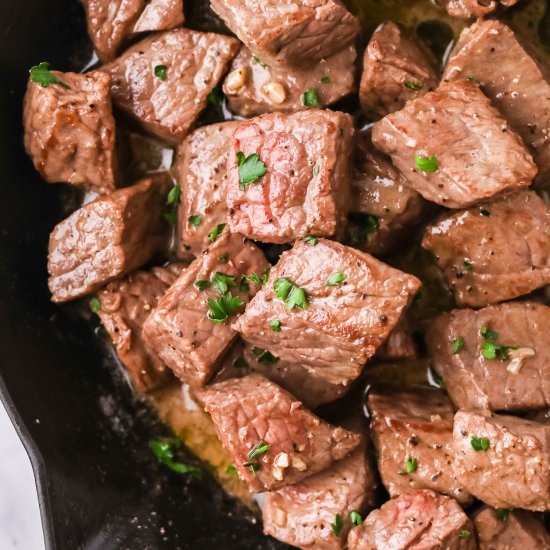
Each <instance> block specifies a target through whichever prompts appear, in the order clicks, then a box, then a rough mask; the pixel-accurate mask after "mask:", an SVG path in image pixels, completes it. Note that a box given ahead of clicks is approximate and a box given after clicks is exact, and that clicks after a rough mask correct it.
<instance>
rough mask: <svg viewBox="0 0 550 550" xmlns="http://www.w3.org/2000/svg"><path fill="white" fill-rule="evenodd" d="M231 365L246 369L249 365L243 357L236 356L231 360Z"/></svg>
mask: <svg viewBox="0 0 550 550" xmlns="http://www.w3.org/2000/svg"><path fill="white" fill-rule="evenodd" d="M233 366H234V367H235V368H236V369H248V368H249V365H248V363H247V361H246V359H245V358H244V357H237V358H236V359H235V361H233Z"/></svg>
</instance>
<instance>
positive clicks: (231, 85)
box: [225, 67, 247, 92]
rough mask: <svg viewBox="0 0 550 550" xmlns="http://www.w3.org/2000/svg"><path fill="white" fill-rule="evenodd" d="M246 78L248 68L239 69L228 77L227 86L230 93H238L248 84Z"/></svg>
mask: <svg viewBox="0 0 550 550" xmlns="http://www.w3.org/2000/svg"><path fill="white" fill-rule="evenodd" d="M246 77H247V74H246V67H239V68H238V69H235V70H234V71H231V72H230V73H229V74H228V75H227V78H226V80H225V86H226V88H227V89H228V90H229V91H230V92H236V91H237V90H238V89H239V88H242V87H243V86H244V85H245V84H246Z"/></svg>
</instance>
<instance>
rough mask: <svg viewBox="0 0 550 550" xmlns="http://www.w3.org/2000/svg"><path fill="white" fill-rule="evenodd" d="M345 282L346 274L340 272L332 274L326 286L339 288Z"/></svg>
mask: <svg viewBox="0 0 550 550" xmlns="http://www.w3.org/2000/svg"><path fill="white" fill-rule="evenodd" d="M345 280H346V274H345V273H342V272H341V271H336V272H335V273H333V274H332V275H331V276H330V277H329V278H328V279H327V282H326V286H339V285H341V284H342V283H343V282H344V281H345Z"/></svg>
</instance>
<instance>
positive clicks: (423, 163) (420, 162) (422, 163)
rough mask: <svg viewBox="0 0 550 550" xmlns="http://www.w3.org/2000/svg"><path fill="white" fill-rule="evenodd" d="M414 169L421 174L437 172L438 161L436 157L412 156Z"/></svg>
mask: <svg viewBox="0 0 550 550" xmlns="http://www.w3.org/2000/svg"><path fill="white" fill-rule="evenodd" d="M414 162H415V164H416V167H417V168H418V169H419V170H422V172H437V171H438V170H439V161H438V160H437V157H423V156H421V155H415V156H414Z"/></svg>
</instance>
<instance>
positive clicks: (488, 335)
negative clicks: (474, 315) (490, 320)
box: [479, 327, 498, 340]
mask: <svg viewBox="0 0 550 550" xmlns="http://www.w3.org/2000/svg"><path fill="white" fill-rule="evenodd" d="M479 333H480V334H481V336H483V338H485V339H486V340H496V339H497V338H498V332H496V331H495V330H491V329H490V328H489V327H481V330H480V331H479Z"/></svg>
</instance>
